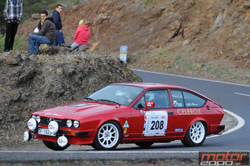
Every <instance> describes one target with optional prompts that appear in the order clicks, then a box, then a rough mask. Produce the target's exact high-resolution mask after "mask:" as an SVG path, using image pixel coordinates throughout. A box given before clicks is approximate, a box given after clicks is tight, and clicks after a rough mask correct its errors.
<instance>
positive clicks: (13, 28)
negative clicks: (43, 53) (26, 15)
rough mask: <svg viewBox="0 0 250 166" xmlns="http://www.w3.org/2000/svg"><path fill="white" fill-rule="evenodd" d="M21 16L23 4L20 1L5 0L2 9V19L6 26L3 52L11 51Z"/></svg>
mask: <svg viewBox="0 0 250 166" xmlns="http://www.w3.org/2000/svg"><path fill="white" fill-rule="evenodd" d="M22 14H23V4H22V2H21V0H6V2H5V7H4V12H3V15H4V18H5V20H6V21H7V24H6V37H5V45H4V51H5V52H9V51H10V50H13V45H14V41H15V36H16V32H17V29H18V25H19V23H20V21H21V18H22Z"/></svg>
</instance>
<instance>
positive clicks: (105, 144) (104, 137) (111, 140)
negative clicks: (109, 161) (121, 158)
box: [92, 121, 122, 150]
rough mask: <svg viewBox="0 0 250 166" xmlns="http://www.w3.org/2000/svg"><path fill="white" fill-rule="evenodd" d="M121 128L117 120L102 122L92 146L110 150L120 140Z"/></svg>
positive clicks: (97, 148)
mask: <svg viewBox="0 0 250 166" xmlns="http://www.w3.org/2000/svg"><path fill="white" fill-rule="evenodd" d="M121 138H122V134H121V128H120V126H119V124H118V123H117V122H113V121H111V122H107V123H104V124H103V125H102V126H101V127H100V128H99V129H98V131H97V133H96V136H95V140H94V142H93V144H92V147H93V148H94V149H96V150H112V149H115V148H116V147H117V146H118V144H119V143H120V142H121Z"/></svg>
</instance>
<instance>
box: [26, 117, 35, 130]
mask: <svg viewBox="0 0 250 166" xmlns="http://www.w3.org/2000/svg"><path fill="white" fill-rule="evenodd" d="M28 128H29V129H30V130H31V131H35V130H36V128H37V121H36V120H35V119H33V118H30V119H29V121H28Z"/></svg>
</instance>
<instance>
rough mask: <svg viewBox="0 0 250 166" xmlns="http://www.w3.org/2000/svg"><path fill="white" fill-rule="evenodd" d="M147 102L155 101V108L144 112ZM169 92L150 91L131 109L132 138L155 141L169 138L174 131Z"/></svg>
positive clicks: (163, 90)
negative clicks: (150, 138)
mask: <svg viewBox="0 0 250 166" xmlns="http://www.w3.org/2000/svg"><path fill="white" fill-rule="evenodd" d="M146 101H153V102H154V103H155V106H154V107H152V108H151V107H149V108H148V110H144V108H145V103H146ZM170 107H171V106H170V98H169V93H168V90H165V89H162V90H149V91H147V93H145V95H143V96H142V97H141V98H140V99H139V101H138V102H137V103H136V104H135V105H134V106H133V107H132V108H131V115H132V128H131V137H133V138H145V139H147V138H149V137H154V139H157V138H162V137H168V136H169V133H171V132H172V131H173V124H174V119H173V118H172V117H171V113H170V112H169V109H170Z"/></svg>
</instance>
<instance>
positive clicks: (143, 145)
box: [135, 142, 154, 148]
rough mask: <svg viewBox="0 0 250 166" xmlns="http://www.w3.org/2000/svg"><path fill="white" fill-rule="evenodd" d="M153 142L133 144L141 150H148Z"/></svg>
mask: <svg viewBox="0 0 250 166" xmlns="http://www.w3.org/2000/svg"><path fill="white" fill-rule="evenodd" d="M153 143H154V142H136V143H135V144H136V145H137V146H140V147H142V148H148V147H150V146H151V145H153Z"/></svg>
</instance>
